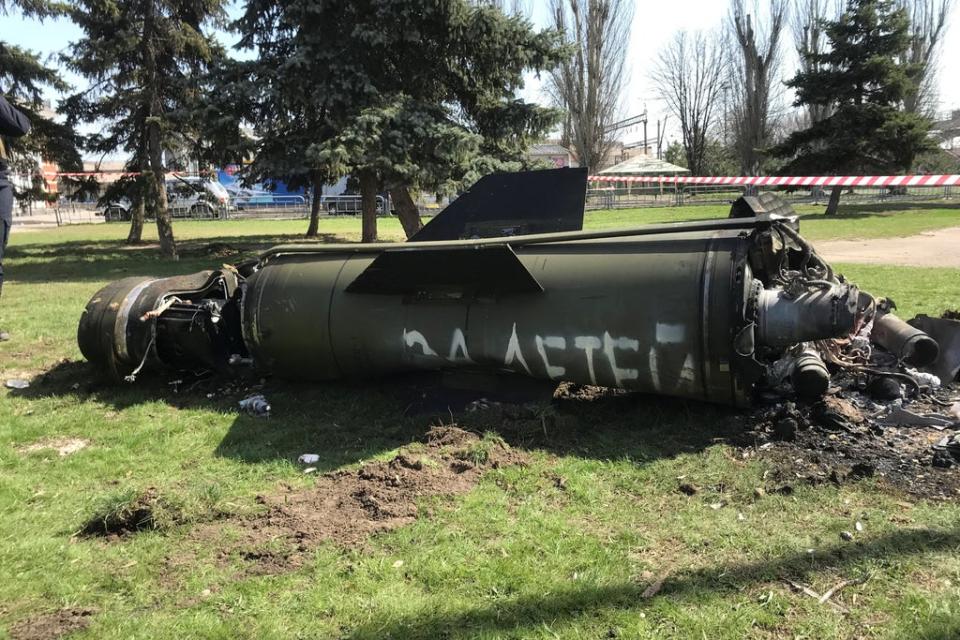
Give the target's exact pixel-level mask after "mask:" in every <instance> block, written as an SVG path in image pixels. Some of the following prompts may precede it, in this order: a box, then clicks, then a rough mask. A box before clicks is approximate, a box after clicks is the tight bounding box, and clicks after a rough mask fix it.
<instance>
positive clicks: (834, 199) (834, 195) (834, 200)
mask: <svg viewBox="0 0 960 640" xmlns="http://www.w3.org/2000/svg"><path fill="white" fill-rule="evenodd" d="M841 193H843V187H839V186H838V187H834V188H833V189H832V190H831V191H830V201H829V202H827V210H826V211H825V212H824V214H825V215H828V216H833V215H836V213H837V207H839V206H840V194H841Z"/></svg>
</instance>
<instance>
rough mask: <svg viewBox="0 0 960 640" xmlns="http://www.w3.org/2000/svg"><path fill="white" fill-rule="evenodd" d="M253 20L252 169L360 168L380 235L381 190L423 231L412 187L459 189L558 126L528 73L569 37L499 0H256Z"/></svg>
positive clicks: (366, 233) (321, 172)
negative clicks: (520, 95)
mask: <svg viewBox="0 0 960 640" xmlns="http://www.w3.org/2000/svg"><path fill="white" fill-rule="evenodd" d="M240 29H241V33H242V34H243V38H244V39H243V43H244V44H245V45H246V46H250V47H256V48H257V50H258V52H259V55H260V59H259V61H258V63H257V68H258V69H259V71H258V73H257V74H254V75H253V76H251V77H252V78H253V79H252V82H254V83H257V84H258V85H259V86H260V87H261V90H260V96H261V97H262V98H263V100H262V101H261V102H260V107H259V108H258V109H257V110H256V111H257V114H258V117H257V118H256V119H255V125H256V129H257V134H258V136H259V137H260V138H261V144H260V145H259V146H258V149H257V154H256V159H255V160H254V162H253V168H252V171H253V172H255V173H259V174H260V175H268V174H269V172H270V171H277V170H280V173H279V174H274V175H275V176H277V177H284V178H287V177H290V176H296V175H299V176H301V177H302V178H303V179H311V180H314V181H315V182H314V184H315V185H316V184H320V185H322V183H323V181H325V180H328V179H330V178H332V177H335V176H341V175H347V174H353V175H355V177H356V178H357V180H358V182H359V184H360V191H361V197H362V200H363V203H364V206H363V210H364V215H363V219H364V222H363V239H364V240H366V241H372V240H374V239H375V238H376V209H375V205H376V192H377V191H378V189H380V188H386V189H388V190H389V191H390V192H391V194H392V195H393V199H394V202H395V204H396V205H397V209H398V214H399V216H400V218H401V222H402V223H403V226H404V229H405V231H406V232H407V234H408V235H411V234H412V233H413V232H415V231H416V229H417V228H419V214H418V212H417V210H416V207H415V206H414V204H413V199H412V197H411V195H410V190H411V188H424V189H430V190H431V191H442V190H452V189H456V188H459V187H460V186H461V185H463V184H466V183H469V182H472V181H473V180H475V179H476V178H477V177H479V176H480V175H482V174H484V173H487V172H489V171H490V170H493V169H496V168H515V167H518V166H520V162H521V161H522V151H523V149H525V147H526V146H527V145H528V144H529V142H530V141H531V140H533V139H536V138H538V137H541V136H543V135H544V134H545V133H546V132H547V131H548V130H549V129H550V127H551V126H552V125H553V124H554V123H555V122H556V113H555V112H554V111H553V110H551V109H544V108H542V107H539V106H537V105H534V104H530V103H526V102H524V101H522V100H519V99H517V98H516V97H515V93H516V91H517V90H518V89H519V88H520V87H521V86H522V83H523V73H524V72H525V71H527V70H540V69H546V68H549V67H550V66H552V65H553V64H554V63H555V62H557V61H558V60H559V59H560V56H561V55H562V54H563V53H564V51H565V50H564V49H563V47H562V46H561V44H560V38H559V34H557V33H555V32H552V31H544V32H536V31H534V29H533V28H532V26H531V25H530V23H529V22H528V21H526V20H525V19H524V18H522V17H520V16H517V15H511V16H507V15H505V14H504V13H503V12H502V11H501V10H499V9H497V8H496V7H493V6H490V5H481V6H477V5H476V4H475V3H471V2H468V1H467V0H441V1H433V0H411V1H409V2H395V1H393V0H356V1H351V2H347V1H345V0H340V1H329V0H326V1H320V0H292V1H289V2H281V3H275V2H266V1H265V0H251V1H250V2H248V4H247V9H246V12H245V14H244V17H243V18H242V19H241V21H240ZM305 79H309V82H305ZM318 199H319V198H317V197H315V198H314V206H315V207H316V206H317V200H318ZM315 229H316V226H315V217H314V218H313V220H312V221H311V227H310V230H311V231H314V230H315Z"/></svg>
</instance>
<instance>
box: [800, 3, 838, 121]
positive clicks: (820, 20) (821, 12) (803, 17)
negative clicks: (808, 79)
mask: <svg viewBox="0 0 960 640" xmlns="http://www.w3.org/2000/svg"><path fill="white" fill-rule="evenodd" d="M842 10H843V2H842V1H841V0H793V11H792V12H791V15H792V20H791V23H792V27H793V39H794V46H795V48H796V50H797V56H798V57H799V58H800V71H802V72H804V73H811V72H815V71H817V70H818V64H817V62H816V61H815V60H814V59H813V54H820V53H825V52H826V47H827V35H826V32H825V29H824V23H825V21H827V20H833V19H834V18H836V17H837V16H839V15H840V12H841V11H842ZM805 116H806V122H805V123H803V124H804V125H805V126H801V127H800V128H806V127H807V126H810V125H812V124H814V123H817V122H820V121H821V120H823V119H825V118H828V117H830V106H829V105H820V104H810V105H807V112H806V114H805Z"/></svg>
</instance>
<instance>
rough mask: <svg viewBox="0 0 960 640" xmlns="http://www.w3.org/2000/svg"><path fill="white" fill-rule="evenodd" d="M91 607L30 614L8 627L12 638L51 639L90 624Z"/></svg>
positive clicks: (25, 639) (17, 639)
mask: <svg viewBox="0 0 960 640" xmlns="http://www.w3.org/2000/svg"><path fill="white" fill-rule="evenodd" d="M93 614H94V611H93V610H92V609H60V610H59V611H53V612H51V613H42V614H40V615H36V616H31V617H30V618H26V619H24V620H20V621H19V622H15V623H14V624H13V626H11V627H10V629H9V632H10V638H12V640H53V639H54V638H62V637H64V636H66V635H67V634H70V633H74V632H75V631H80V630H81V629H85V628H86V627H87V626H89V624H90V620H91V618H92V617H93Z"/></svg>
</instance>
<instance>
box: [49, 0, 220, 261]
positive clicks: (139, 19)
mask: <svg viewBox="0 0 960 640" xmlns="http://www.w3.org/2000/svg"><path fill="white" fill-rule="evenodd" d="M223 6H224V0H77V1H75V2H73V3H71V5H70V9H69V15H70V17H71V18H72V19H73V21H74V22H75V23H76V24H77V26H79V27H80V29H81V30H82V31H83V34H84V35H83V38H81V39H80V40H79V41H77V42H74V43H72V44H71V45H70V53H69V55H64V56H62V60H63V62H64V64H66V65H67V67H69V68H70V69H71V70H73V71H74V72H76V73H78V74H80V75H82V76H83V77H84V78H86V79H87V81H88V83H89V86H88V88H87V89H85V90H84V91H81V92H79V93H75V94H73V95H72V96H70V97H69V98H68V99H67V100H66V101H65V102H64V104H63V105H62V107H61V108H62V110H63V111H64V112H65V113H67V114H68V116H69V118H70V119H71V120H72V121H78V122H87V123H96V122H104V123H106V125H105V126H104V127H103V129H102V130H101V131H100V132H99V133H97V134H94V135H92V136H90V138H89V140H88V144H87V146H88V148H89V149H90V150H91V151H95V152H99V153H114V152H116V151H124V152H126V153H128V154H129V157H130V160H129V166H130V168H131V169H132V170H134V171H136V172H138V173H139V174H140V180H138V181H137V184H136V188H135V189H134V191H133V195H134V202H135V204H137V205H138V206H136V207H134V211H135V212H142V207H141V206H139V202H141V201H142V202H143V203H144V204H145V205H146V207H147V208H149V209H150V211H151V212H152V213H153V215H154V216H155V217H156V220H157V231H158V234H159V236H160V253H161V255H163V256H165V257H168V258H172V259H176V258H177V247H176V242H175V240H174V236H173V225H172V221H171V216H170V212H169V210H168V209H167V195H166V188H165V180H166V165H165V163H164V152H165V151H166V150H169V149H170V148H172V147H174V146H176V145H178V144H179V143H180V142H181V141H182V139H181V136H182V132H183V131H185V130H189V129H190V127H191V126H192V125H193V123H192V122H191V116H192V114H193V113H194V112H195V109H196V105H197V103H198V102H199V101H201V100H203V99H204V95H203V92H202V88H201V86H200V83H199V82H198V78H199V77H200V76H201V75H202V73H203V71H204V70H205V69H206V68H207V67H208V66H209V65H210V64H211V63H213V62H214V61H216V60H217V59H219V58H220V57H222V56H223V51H222V49H221V47H220V46H219V45H218V44H217V42H216V41H215V40H214V39H213V38H212V37H211V36H209V35H207V34H205V33H204V32H203V27H204V26H205V25H207V24H209V23H211V22H214V21H218V20H222V18H223ZM142 226H143V218H142V213H141V214H137V215H135V216H134V220H133V222H132V224H131V233H130V237H129V238H128V240H129V241H130V242H139V240H140V230H141V229H142Z"/></svg>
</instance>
